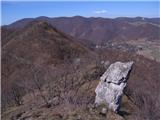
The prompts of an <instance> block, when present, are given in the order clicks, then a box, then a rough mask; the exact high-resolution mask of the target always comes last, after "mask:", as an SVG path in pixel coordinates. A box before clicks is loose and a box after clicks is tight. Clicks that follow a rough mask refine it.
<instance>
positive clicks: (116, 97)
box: [95, 62, 133, 112]
mask: <svg viewBox="0 0 160 120" xmlns="http://www.w3.org/2000/svg"><path fill="white" fill-rule="evenodd" d="M132 65H133V62H126V63H122V62H116V63H114V64H111V65H110V66H109V68H108V69H107V70H106V72H105V73H104V74H103V75H102V76H101V77H100V80H101V81H100V82H99V84H98V86H97V88H96V90H95V92H96V99H95V103H96V104H97V105H100V104H106V105H107V106H108V107H109V109H111V110H113V111H114V112H118V110H119V107H120V102H121V98H122V95H123V90H124V88H125V87H126V84H127V78H128V76H129V72H130V71H131V69H132Z"/></svg>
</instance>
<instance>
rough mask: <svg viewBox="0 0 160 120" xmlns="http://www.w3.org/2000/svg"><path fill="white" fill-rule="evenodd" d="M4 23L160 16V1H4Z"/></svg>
mask: <svg viewBox="0 0 160 120" xmlns="http://www.w3.org/2000/svg"><path fill="white" fill-rule="evenodd" d="M1 7H2V25H4V24H10V23H12V22H14V21H16V20H19V19H22V18H33V17H38V16H48V17H60V16H76V15H80V16H85V17H91V16H92V17H108V18H115V17H137V16H141V17H160V1H159V2H158V1H153V2H151V1H150V2H147V1H146V2H144V1H143V2H138V1H134V2H133V1H132V2H127V1H124V2H118V1H117V2H115V1H114V2H49V1H48V2H43V1H41V2H33V1H31V2H11V1H10V2H9V1H8V2H4V1H3V2H2V6H1Z"/></svg>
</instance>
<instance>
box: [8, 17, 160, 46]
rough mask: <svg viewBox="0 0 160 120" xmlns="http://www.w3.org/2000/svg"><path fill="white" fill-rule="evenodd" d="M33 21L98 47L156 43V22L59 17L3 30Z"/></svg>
mask: <svg viewBox="0 0 160 120" xmlns="http://www.w3.org/2000/svg"><path fill="white" fill-rule="evenodd" d="M33 20H39V21H47V22H48V23H50V24H51V25H52V26H54V27H56V28H58V29H59V30H61V31H63V32H65V33H68V34H70V35H72V36H74V37H76V38H78V39H82V40H83V41H86V40H88V41H90V42H92V43H94V44H102V43H106V42H108V41H128V40H138V39H144V40H147V41H157V40H159V39H160V38H159V34H160V30H159V29H160V18H143V17H136V18H128V17H119V18H115V19H109V18H101V17H98V18H94V17H90V18H85V17H81V16H75V17H59V18H48V17H44V16H42V17H38V18H27V19H22V20H19V21H17V22H14V23H12V24H10V25H8V26H5V27H6V28H10V29H20V28H23V27H24V26H25V25H27V24H28V23H29V22H31V21H33Z"/></svg>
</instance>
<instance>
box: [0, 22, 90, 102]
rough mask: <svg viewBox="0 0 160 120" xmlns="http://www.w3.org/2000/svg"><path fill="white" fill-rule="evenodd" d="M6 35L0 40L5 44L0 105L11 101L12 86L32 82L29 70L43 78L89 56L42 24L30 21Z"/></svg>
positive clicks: (66, 37)
mask: <svg viewBox="0 0 160 120" xmlns="http://www.w3.org/2000/svg"><path fill="white" fill-rule="evenodd" d="M4 34H5V33H4ZM6 34H8V35H7V36H6V37H5V36H4V38H3V41H8V42H6V43H5V44H4V45H3V47H2V98H3V99H2V103H3V102H9V101H10V100H11V99H12V97H13V96H12V95H10V93H11V88H13V86H14V84H15V83H20V82H22V81H23V82H24V81H25V80H27V81H32V80H33V77H32V76H33V75H32V73H33V72H35V71H32V69H34V70H35V69H36V70H37V69H38V71H41V72H42V74H41V75H42V76H43V75H44V74H45V72H46V71H47V69H49V68H54V67H55V66H58V65H60V64H63V63H67V62H72V61H73V60H74V59H76V58H79V57H81V56H83V57H84V56H85V55H88V54H89V49H88V48H86V47H85V46H83V45H82V44H81V43H79V42H77V41H75V40H73V38H72V37H70V36H68V35H66V34H64V33H63V32H60V31H58V30H57V29H55V28H53V27H52V26H51V25H50V24H48V23H46V22H38V21H33V22H31V23H30V24H28V25H27V26H26V27H25V28H23V29H21V30H20V31H17V32H16V34H14V33H11V34H9V33H6ZM43 78H44V77H41V79H43ZM42 81H43V80H42ZM7 97H11V98H10V99H8V98H7ZM10 104H12V103H11V102H10ZM3 105H4V103H3Z"/></svg>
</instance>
